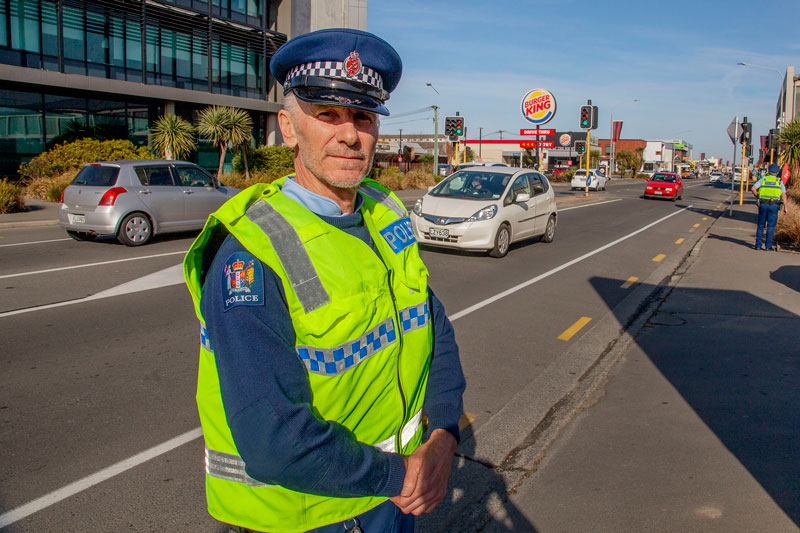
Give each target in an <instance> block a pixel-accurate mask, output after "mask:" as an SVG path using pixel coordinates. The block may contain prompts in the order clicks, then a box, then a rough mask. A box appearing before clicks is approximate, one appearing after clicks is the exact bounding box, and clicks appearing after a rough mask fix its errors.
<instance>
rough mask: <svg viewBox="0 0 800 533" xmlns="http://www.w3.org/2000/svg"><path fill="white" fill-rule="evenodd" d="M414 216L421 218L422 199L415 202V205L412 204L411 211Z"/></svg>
mask: <svg viewBox="0 0 800 533" xmlns="http://www.w3.org/2000/svg"><path fill="white" fill-rule="evenodd" d="M411 210H412V211H413V212H414V214H415V215H417V216H422V198H420V199H419V200H417V203H415V204H414V208H413V209H411Z"/></svg>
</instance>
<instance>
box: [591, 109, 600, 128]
mask: <svg viewBox="0 0 800 533" xmlns="http://www.w3.org/2000/svg"><path fill="white" fill-rule="evenodd" d="M599 115H600V113H598V112H597V106H596V105H593V106H592V129H593V130H596V129H597V117H598V116H599Z"/></svg>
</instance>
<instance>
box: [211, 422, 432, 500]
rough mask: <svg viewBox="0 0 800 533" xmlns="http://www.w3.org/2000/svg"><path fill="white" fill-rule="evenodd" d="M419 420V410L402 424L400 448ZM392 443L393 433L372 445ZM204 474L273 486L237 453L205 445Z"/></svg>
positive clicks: (382, 446) (388, 448) (389, 447)
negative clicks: (252, 473)
mask: <svg viewBox="0 0 800 533" xmlns="http://www.w3.org/2000/svg"><path fill="white" fill-rule="evenodd" d="M421 422H422V411H421V410H420V411H418V412H417V414H415V415H414V416H413V417H411V420H409V421H408V422H406V424H405V425H404V426H403V430H402V431H401V432H400V440H401V442H402V446H401V448H402V447H403V446H405V445H406V444H408V443H409V442H411V439H412V438H413V437H414V435H416V433H417V431H419V427H420V424H421ZM394 445H395V436H394V435H392V436H391V437H389V438H388V439H385V440H382V441H381V442H379V443H377V444H373V446H374V447H376V448H378V449H379V450H381V451H383V452H387V453H393V452H394V451H395V447H394ZM206 474H208V475H209V476H213V477H215V478H219V479H224V480H226V481H234V482H236V483H244V484H246V485H248V486H250V487H271V486H274V485H270V484H269V483H262V482H261V481H258V480H257V479H255V478H252V477H250V476H249V475H248V474H247V472H246V471H245V468H244V461H242V458H241V457H239V456H238V455H234V454H232V453H222V452H218V451H216V450H210V449H209V448H208V447H206Z"/></svg>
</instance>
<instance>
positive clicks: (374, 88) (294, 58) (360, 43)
mask: <svg viewBox="0 0 800 533" xmlns="http://www.w3.org/2000/svg"><path fill="white" fill-rule="evenodd" d="M269 68H270V71H271V72H272V75H273V76H274V77H275V79H276V80H278V82H279V83H281V84H282V85H283V93H284V94H286V93H288V92H289V91H293V92H294V93H295V94H296V95H297V97H298V98H300V99H301V100H305V101H306V102H312V103H318V104H334V105H340V106H345V107H352V108H355V109H362V110H364V111H371V112H373V113H378V114H380V115H388V114H389V110H388V109H386V106H385V105H384V103H385V102H386V100H388V99H389V93H390V92H392V91H393V90H394V89H395V87H397V84H398V83H399V82H400V76H401V74H402V72H403V63H402V61H401V60H400V56H399V55H398V54H397V51H396V50H395V49H394V48H392V46H391V45H390V44H389V43H387V42H386V41H384V40H383V39H381V38H380V37H377V36H375V35H373V34H371V33H368V32H365V31H360V30H353V29H347V28H331V29H325V30H319V31H314V32H311V33H305V34H303V35H300V36H298V37H295V38H294V39H291V40H289V41H287V42H286V43H285V44H284V45H283V46H281V47H280V48H279V49H278V51H277V52H275V55H274V56H272V60H271V61H270V64H269Z"/></svg>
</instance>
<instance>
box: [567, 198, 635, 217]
mask: <svg viewBox="0 0 800 533" xmlns="http://www.w3.org/2000/svg"><path fill="white" fill-rule="evenodd" d="M621 201H622V198H617V199H616V200H606V201H605V202H593V203H591V204H583V205H576V206H575V207H565V208H564V209H559V210H558V212H559V213H560V212H561V211H569V210H570V209H580V208H581V207H592V206H593V205H602V204H610V203H611V202H621Z"/></svg>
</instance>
